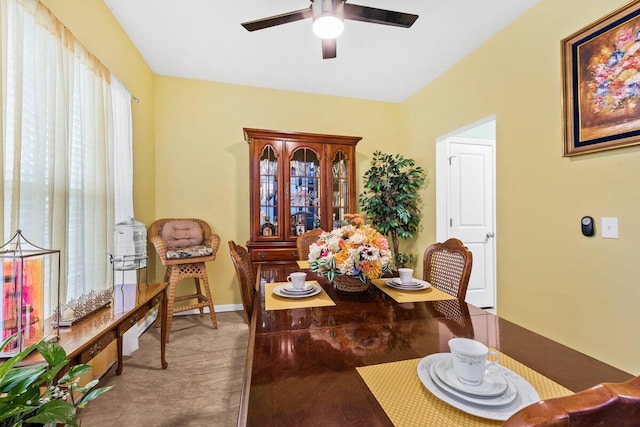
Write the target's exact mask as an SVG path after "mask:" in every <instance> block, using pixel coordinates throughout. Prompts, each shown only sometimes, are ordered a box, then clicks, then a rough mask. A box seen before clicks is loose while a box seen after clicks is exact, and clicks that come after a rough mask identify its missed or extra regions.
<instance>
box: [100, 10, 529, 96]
mask: <svg viewBox="0 0 640 427" xmlns="http://www.w3.org/2000/svg"><path fill="white" fill-rule="evenodd" d="M538 1H539V0H353V1H350V3H353V4H359V5H363V6H371V7H376V8H381V9H390V10H395V11H400V12H407V13H413V14H417V15H419V16H420V17H419V18H418V20H417V21H416V22H415V23H414V24H413V26H412V27H411V28H409V29H406V28H398V27H392V26H386V25H377V24H370V23H364V22H357V21H351V20H346V21H345V31H344V33H343V34H342V35H341V36H340V37H339V38H338V42H337V45H338V48H337V58H335V59H325V60H323V59H322V49H321V42H320V39H318V38H317V37H316V36H315V35H314V34H313V33H312V31H311V24H312V23H311V20H310V19H306V20H302V21H297V22H293V23H289V24H284V25H280V26H276V27H272V28H267V29H264V30H259V31H254V32H248V31H247V30H245V29H244V28H243V27H242V26H240V23H242V22H246V21H252V20H255V19H260V18H264V17H267V16H272V15H277V14H281V13H286V12H290V11H294V10H299V9H304V8H306V7H308V6H309V5H310V2H309V0H225V1H221V0H104V2H105V3H106V4H107V6H108V7H109V8H110V9H111V11H112V13H113V15H114V16H115V18H116V19H117V20H118V21H119V22H120V24H121V25H122V27H123V28H124V30H125V31H126V32H127V34H128V35H129V37H130V38H131V40H132V41H133V43H134V44H135V46H136V47H137V48H138V50H139V51H140V53H141V54H142V56H143V57H144V59H145V60H146V61H147V63H148V64H149V66H150V67H151V69H152V70H153V72H154V73H156V74H159V75H165V76H175V77H184V78H191V79H201V80H210V81H216V82H225V83H234V84H241V85H248V86H257V87H266V88H274V89H283V90H293V91H299V92H309V93H317V94H326V95H336V96H345V97H352V98H360V99H370V100H380V101H390V102H402V101H404V100H406V99H407V98H408V97H410V96H411V95H413V94H414V93H416V92H417V91H419V90H420V89H421V88H423V87H424V86H425V85H427V84H428V83H429V82H430V81H431V80H433V79H434V78H436V77H438V76H439V75H440V74H442V73H443V72H444V71H446V70H447V69H448V68H449V67H451V66H452V65H453V64H455V63H456V62H457V61H458V60H460V59H461V58H463V57H464V56H466V55H467V54H469V53H470V52H471V51H473V50H474V49H476V48H477V47H479V46H480V45H481V44H482V43H484V42H485V41H486V40H488V39H489V38H490V37H491V36H493V35H494V34H495V33H497V32H498V31H500V30H501V29H502V28H504V27H505V26H506V25H508V24H509V23H510V22H511V21H513V20H514V19H515V18H517V17H518V16H519V15H520V14H522V13H524V12H525V11H526V10H527V9H529V8H530V7H531V6H533V5H534V4H535V3H537V2H538Z"/></svg>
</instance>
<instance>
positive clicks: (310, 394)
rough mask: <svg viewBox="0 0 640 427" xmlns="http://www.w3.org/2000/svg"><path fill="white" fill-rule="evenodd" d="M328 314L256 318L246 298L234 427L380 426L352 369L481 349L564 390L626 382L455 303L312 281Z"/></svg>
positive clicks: (381, 416) (260, 310) (260, 312)
mask: <svg viewBox="0 0 640 427" xmlns="http://www.w3.org/2000/svg"><path fill="white" fill-rule="evenodd" d="M308 279H316V280H318V282H319V283H320V284H321V285H322V287H323V288H324V290H325V291H326V292H327V293H328V294H329V296H330V297H331V299H333V301H334V302H335V303H336V305H335V306H330V307H317V308H304V309H292V310H276V311H265V308H264V289H265V287H264V283H262V284H261V285H260V292H258V293H256V301H255V306H254V307H255V308H254V314H253V317H252V322H251V325H250V327H251V335H250V341H249V348H248V352H247V360H246V367H245V379H244V386H243V392H242V399H241V407H240V414H239V417H238V425H239V426H245V425H247V426H285V425H286V426H316V425H317V426H390V425H392V423H391V421H390V420H389V418H388V417H387V415H386V414H385V412H384V410H383V409H382V408H381V406H380V405H379V404H378V402H377V401H376V399H375V398H374V396H373V395H372V394H371V392H370V391H369V389H368V388H367V386H366V384H365V383H364V381H363V380H362V379H361V377H360V375H359V374H358V373H357V372H356V369H355V368H356V367H358V366H367V365H375V364H379V363H385V362H394V361H399V360H407V359H415V358H422V357H425V356H427V355H429V354H433V353H439V352H448V351H449V348H448V344H447V342H448V341H449V339H450V338H452V337H468V338H473V339H476V340H478V341H481V342H483V343H485V344H487V345H489V346H491V347H494V348H496V349H498V350H500V351H501V352H503V353H505V354H507V355H509V356H511V357H512V358H514V359H516V360H518V361H519V362H521V363H523V364H525V365H526V366H529V367H530V368H532V369H534V370H535V371H537V372H539V373H541V374H543V375H545V376H547V377H548V378H550V379H551V380H553V381H556V382H557V383H559V384H560V385H563V386H565V387H567V388H568V389H570V390H572V391H580V390H583V389H585V388H588V387H591V386H594V385H596V384H599V383H601V382H621V381H626V380H629V379H630V378H632V376H631V375H630V374H628V373H626V372H624V371H621V370H619V369H616V368H614V367H612V366H610V365H607V364H605V363H603V362H600V361H598V360H596V359H593V358H591V357H589V356H587V355H585V354H582V353H580V352H577V351H575V350H572V349H570V348H568V347H566V346H563V345H561V344H559V343H557V342H554V341H552V340H550V339H547V338H545V337H543V336H541V335H539V334H536V333H534V332H532V331H529V330H528V329H525V328H523V327H520V326H518V325H516V324H514V323H512V322H509V321H507V320H505V319H501V318H500V317H498V316H495V315H493V314H491V313H488V312H486V311H485V310H482V309H479V308H477V307H474V306H472V305H470V304H466V303H464V302H460V301H458V300H449V301H434V302H419V303H403V304H399V303H397V302H396V301H395V300H393V299H392V298H391V297H389V296H387V295H386V294H385V293H383V292H382V291H381V290H380V289H378V288H376V287H375V286H370V287H369V289H368V291H366V292H364V293H361V294H357V295H351V294H344V293H342V292H340V291H338V290H336V289H334V287H333V286H332V285H331V284H329V283H328V282H327V281H326V280H325V279H324V278H322V277H317V276H315V275H313V274H312V273H310V274H309V276H308Z"/></svg>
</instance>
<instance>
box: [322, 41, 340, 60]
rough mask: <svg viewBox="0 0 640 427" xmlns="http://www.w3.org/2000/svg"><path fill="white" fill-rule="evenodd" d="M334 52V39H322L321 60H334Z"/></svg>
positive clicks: (335, 47) (335, 43)
mask: <svg viewBox="0 0 640 427" xmlns="http://www.w3.org/2000/svg"><path fill="white" fill-rule="evenodd" d="M336 50H337V42H336V39H322V59H331V58H335V57H336Z"/></svg>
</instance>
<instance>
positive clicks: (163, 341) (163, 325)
mask: <svg viewBox="0 0 640 427" xmlns="http://www.w3.org/2000/svg"><path fill="white" fill-rule="evenodd" d="M167 302H168V301H167V288H165V289H164V291H162V304H161V306H160V311H161V313H160V360H161V362H162V369H167V367H168V366H169V364H168V363H167V359H166V358H165V349H166V346H167V332H168V331H167V320H168V317H167V310H168V308H169V307H168V304H167Z"/></svg>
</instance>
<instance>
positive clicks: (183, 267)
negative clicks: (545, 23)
mask: <svg viewBox="0 0 640 427" xmlns="http://www.w3.org/2000/svg"><path fill="white" fill-rule="evenodd" d="M148 236H149V241H150V242H151V243H153V246H154V247H155V248H156V252H157V253H158V256H159V257H160V262H162V265H164V266H166V267H167V271H166V272H165V274H164V281H165V282H169V292H168V298H167V305H168V307H167V319H168V320H167V334H169V332H171V321H172V317H173V314H174V313H177V312H182V311H187V310H193V309H196V308H197V309H198V310H199V311H200V316H203V315H204V308H205V307H208V308H209V313H210V315H211V323H212V325H213V328H214V329H217V328H218V321H217V319H216V312H215V309H214V308H213V298H212V297H211V289H210V288H209V277H208V276H207V268H206V266H205V262H208V261H213V260H215V259H216V255H217V254H218V247H219V246H220V236H218V235H217V234H213V233H212V232H211V227H210V226H209V224H207V223H206V222H205V221H203V220H201V219H196V218H162V219H158V220H156V221H154V222H153V223H152V224H151V226H150V227H149V232H148ZM188 278H193V279H194V281H195V292H193V293H191V294H188V295H181V296H176V287H177V286H178V283H179V282H180V281H182V280H183V279H188ZM200 281H202V286H200ZM202 288H204V293H203V289H202ZM192 300H195V301H193V302H191V303H190V304H187V305H182V306H179V307H176V306H175V303H176V302H178V301H192Z"/></svg>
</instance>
